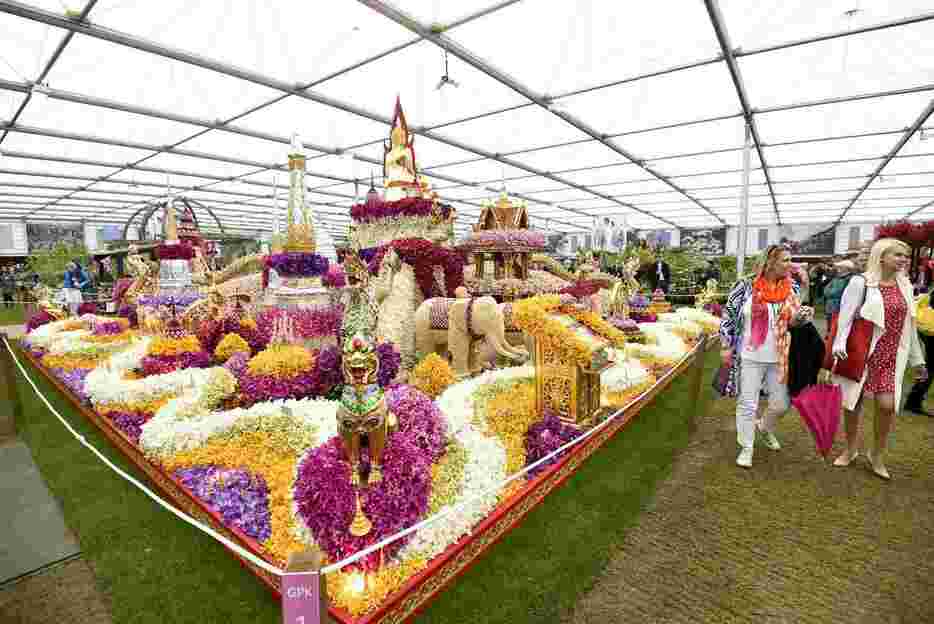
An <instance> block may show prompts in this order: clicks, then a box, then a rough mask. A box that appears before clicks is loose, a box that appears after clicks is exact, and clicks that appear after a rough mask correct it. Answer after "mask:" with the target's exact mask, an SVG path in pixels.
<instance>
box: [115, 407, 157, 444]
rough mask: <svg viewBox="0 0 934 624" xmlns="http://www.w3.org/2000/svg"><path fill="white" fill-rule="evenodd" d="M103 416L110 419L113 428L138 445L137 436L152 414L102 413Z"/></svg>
mask: <svg viewBox="0 0 934 624" xmlns="http://www.w3.org/2000/svg"><path fill="white" fill-rule="evenodd" d="M104 416H106V417H107V418H109V419H110V421H111V422H112V423H113V424H114V426H115V427H116V428H117V429H119V430H120V431H122V432H123V433H124V434H125V435H126V437H128V438H130V439H131V440H132V441H133V443H134V444H138V443H139V436H140V434H141V433H142V432H143V425H144V424H146V422H147V421H148V420H149V419H150V418H152V414H148V413H146V412H135V411H134V412H124V411H114V412H104Z"/></svg>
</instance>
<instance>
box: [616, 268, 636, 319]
mask: <svg viewBox="0 0 934 624" xmlns="http://www.w3.org/2000/svg"><path fill="white" fill-rule="evenodd" d="M638 270H639V258H638V256H633V257H632V258H630V259H629V260H627V261H626V262H625V263H624V264H623V271H622V273H623V275H622V277H621V279H620V280H619V281H617V282H616V283H615V284H613V288H612V289H611V290H610V313H611V314H613V315H616V316H622V317H623V318H629V299H630V297H632V296H633V295H634V294H635V293H637V292H639V282H638V280H636V272H637V271H638Z"/></svg>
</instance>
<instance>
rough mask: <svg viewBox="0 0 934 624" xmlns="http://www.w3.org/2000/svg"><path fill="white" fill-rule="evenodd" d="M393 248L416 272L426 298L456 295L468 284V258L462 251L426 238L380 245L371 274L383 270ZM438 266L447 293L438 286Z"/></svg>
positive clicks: (370, 263)
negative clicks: (385, 258)
mask: <svg viewBox="0 0 934 624" xmlns="http://www.w3.org/2000/svg"><path fill="white" fill-rule="evenodd" d="M390 248H391V249H392V250H393V251H395V252H396V254H398V256H399V259H400V260H402V261H403V262H405V263H406V264H408V265H410V266H411V267H412V269H413V270H414V271H415V280H416V281H417V282H418V287H419V288H420V289H421V291H422V295H423V296H424V297H425V298H426V299H428V298H430V297H438V296H442V297H443V296H448V297H453V296H454V291H455V290H456V289H457V288H459V287H461V286H463V285H464V258H463V256H462V255H461V254H460V252H458V251H455V250H453V249H447V248H445V247H440V246H438V245H435V244H434V243H432V242H431V241H428V240H425V239H424V238H401V239H399V240H395V241H393V242H391V243H389V244H388V245H383V246H381V247H378V248H376V251H375V252H373V258H372V260H370V262H369V265H368V266H369V270H370V273H372V274H374V275H375V274H377V273H378V272H379V267H380V265H381V264H382V262H383V257H384V256H385V255H386V252H387V251H389V249H390ZM435 267H441V269H442V270H443V271H444V286H445V290H446V291H447V292H446V293H443V292H440V291H439V289H438V288H436V283H435Z"/></svg>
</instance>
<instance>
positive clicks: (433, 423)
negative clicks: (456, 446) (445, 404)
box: [386, 385, 448, 462]
mask: <svg viewBox="0 0 934 624" xmlns="http://www.w3.org/2000/svg"><path fill="white" fill-rule="evenodd" d="M386 405H387V407H389V411H390V412H392V413H393V414H395V415H396V418H397V419H398V421H399V431H400V432H402V433H405V434H407V435H409V436H411V438H412V441H413V442H414V443H415V444H416V445H417V446H418V447H419V448H420V449H422V450H423V451H425V452H426V453H427V454H428V457H429V459H430V461H432V462H434V461H437V460H438V459H439V458H440V457H441V456H442V455H443V454H444V451H445V449H446V448H447V444H448V438H447V427H446V426H445V424H444V419H443V417H442V415H441V411H440V410H439V409H438V407H437V406H436V405H435V403H434V401H432V400H431V398H429V397H428V395H426V394H425V393H423V392H421V391H420V390H416V389H415V388H413V387H412V386H405V385H399V386H395V387H393V388H390V389H389V390H388V391H387V392H386Z"/></svg>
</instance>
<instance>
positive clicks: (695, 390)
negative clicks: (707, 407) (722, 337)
mask: <svg viewBox="0 0 934 624" xmlns="http://www.w3.org/2000/svg"><path fill="white" fill-rule="evenodd" d="M706 359H707V337H706V336H701V339H700V341H699V342H698V344H697V351H696V352H695V354H694V361H693V362H692V363H691V372H690V373H689V377H688V396H689V397H690V399H689V400H688V401H686V402H685V403H684V410H685V411H686V412H687V421H688V433H691V434H693V433H694V432H695V431H697V415H698V414H699V413H703V410H704V402H703V401H702V400H701V399H702V397H703V396H704V393H703V392H702V391H701V387H702V386H701V383H702V382H703V379H704V360H706Z"/></svg>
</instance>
